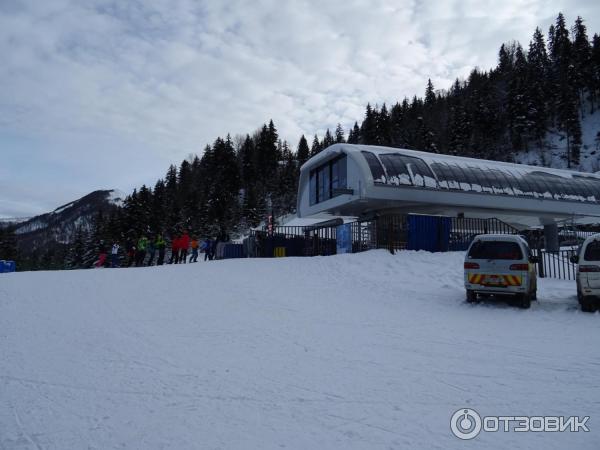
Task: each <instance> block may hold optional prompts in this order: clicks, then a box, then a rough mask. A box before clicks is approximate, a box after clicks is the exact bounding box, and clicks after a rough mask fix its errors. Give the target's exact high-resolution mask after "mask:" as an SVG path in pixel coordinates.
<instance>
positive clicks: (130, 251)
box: [125, 238, 135, 267]
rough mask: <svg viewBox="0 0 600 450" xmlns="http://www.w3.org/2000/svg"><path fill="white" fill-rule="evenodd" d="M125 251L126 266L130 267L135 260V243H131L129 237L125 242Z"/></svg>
mask: <svg viewBox="0 0 600 450" xmlns="http://www.w3.org/2000/svg"><path fill="white" fill-rule="evenodd" d="M125 251H126V252H127V267H131V265H132V264H133V261H134V260H135V245H133V242H132V241H131V238H129V239H127V242H125Z"/></svg>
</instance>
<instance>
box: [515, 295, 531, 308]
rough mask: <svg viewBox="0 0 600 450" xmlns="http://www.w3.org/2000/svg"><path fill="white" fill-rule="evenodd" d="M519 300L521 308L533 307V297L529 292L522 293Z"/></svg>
mask: <svg viewBox="0 0 600 450" xmlns="http://www.w3.org/2000/svg"><path fill="white" fill-rule="evenodd" d="M517 302H518V305H519V308H521V309H529V308H530V307H531V297H530V296H529V294H521V295H520V296H519V297H517Z"/></svg>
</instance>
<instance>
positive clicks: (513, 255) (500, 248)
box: [469, 241, 523, 260]
mask: <svg viewBox="0 0 600 450" xmlns="http://www.w3.org/2000/svg"><path fill="white" fill-rule="evenodd" d="M469 258H472V259H510V260H513V259H514V260H517V259H523V253H522V252H521V247H519V245H518V244H517V243H516V242H507V241H477V242H475V243H474V244H473V245H472V246H471V249H470V250H469Z"/></svg>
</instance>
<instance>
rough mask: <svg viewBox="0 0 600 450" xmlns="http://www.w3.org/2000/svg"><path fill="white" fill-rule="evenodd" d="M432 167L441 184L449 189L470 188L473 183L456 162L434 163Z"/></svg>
mask: <svg viewBox="0 0 600 450" xmlns="http://www.w3.org/2000/svg"><path fill="white" fill-rule="evenodd" d="M431 168H432V169H433V171H434V172H435V174H436V175H437V177H438V180H439V181H440V185H441V186H443V187H447V188H448V189H459V190H462V189H465V190H470V189H471V184H470V183H469V181H468V178H467V176H466V175H465V173H464V172H463V171H462V170H461V168H460V167H459V166H457V165H455V164H446V163H433V164H431Z"/></svg>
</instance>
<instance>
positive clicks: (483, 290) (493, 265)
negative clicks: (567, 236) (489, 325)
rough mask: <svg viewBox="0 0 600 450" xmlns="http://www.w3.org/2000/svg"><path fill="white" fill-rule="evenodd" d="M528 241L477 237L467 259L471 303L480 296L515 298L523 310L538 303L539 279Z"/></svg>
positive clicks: (515, 238) (467, 285) (466, 277)
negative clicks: (534, 302) (532, 301)
mask: <svg viewBox="0 0 600 450" xmlns="http://www.w3.org/2000/svg"><path fill="white" fill-rule="evenodd" d="M536 262H537V258H535V257H533V256H532V255H531V250H530V249H529V245H528V244H527V241H525V239H523V238H522V237H521V236H517V235H510V234H481V235H478V236H475V239H474V240H473V242H471V245H470V246H469V249H468V250H467V255H466V256H465V264H464V269H465V288H466V290H467V302H469V303H473V302H476V301H477V300H478V296H481V297H485V296H490V295H502V296H511V297H512V299H514V300H516V301H517V303H518V305H519V306H520V307H521V308H529V307H530V306H531V300H537V276H536V272H535V267H534V264H535V263H536Z"/></svg>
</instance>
